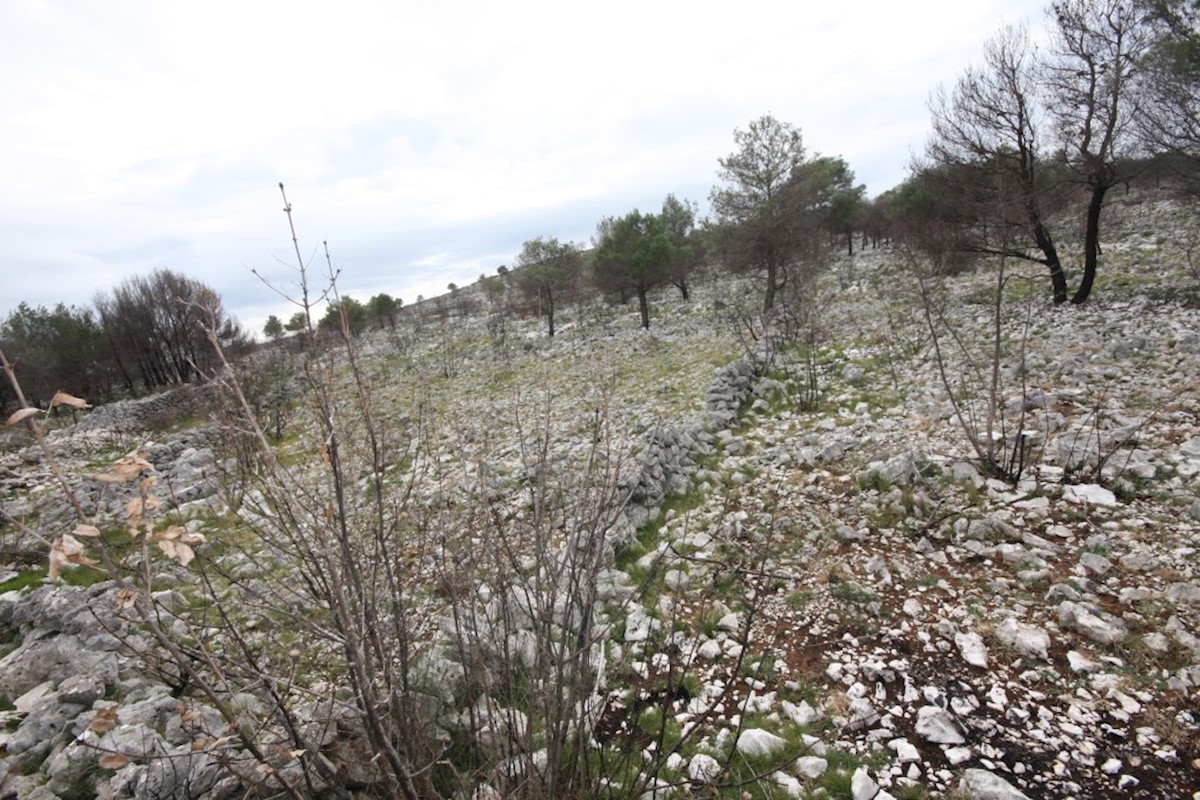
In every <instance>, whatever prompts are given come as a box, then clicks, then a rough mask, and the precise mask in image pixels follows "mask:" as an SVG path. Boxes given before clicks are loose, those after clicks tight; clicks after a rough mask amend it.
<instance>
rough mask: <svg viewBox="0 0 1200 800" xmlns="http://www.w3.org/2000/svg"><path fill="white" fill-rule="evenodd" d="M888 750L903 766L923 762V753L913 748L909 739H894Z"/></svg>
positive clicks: (889, 743)
mask: <svg viewBox="0 0 1200 800" xmlns="http://www.w3.org/2000/svg"><path fill="white" fill-rule="evenodd" d="M888 748H889V749H890V750H892V751H893V752H894V753H895V754H896V760H897V761H899V762H900V763H901V764H909V763H912V762H913V761H920V760H921V751H920V750H918V749H917V748H915V747H913V745H912V743H911V742H909V741H908V739H892V740H891V741H890V742H888Z"/></svg>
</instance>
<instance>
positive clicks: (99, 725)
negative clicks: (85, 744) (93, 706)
mask: <svg viewBox="0 0 1200 800" xmlns="http://www.w3.org/2000/svg"><path fill="white" fill-rule="evenodd" d="M119 721H120V720H118V719H117V709H116V707H115V706H114V707H113V708H101V709H99V710H97V711H96V716H94V717H92V721H91V722H90V723H88V730H91V731H95V732H96V733H108V732H109V731H111V730H112V729H113V728H115V727H116V725H117V722H119Z"/></svg>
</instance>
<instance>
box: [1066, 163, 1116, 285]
mask: <svg viewBox="0 0 1200 800" xmlns="http://www.w3.org/2000/svg"><path fill="white" fill-rule="evenodd" d="M1111 186H1112V181H1111V180H1104V179H1103V178H1101V179H1098V180H1095V181H1093V182H1092V199H1091V200H1090V201H1089V202H1088V210H1087V226H1086V228H1085V229H1084V234H1083V278H1082V280H1080V281H1079V288H1078V289H1077V290H1076V291H1075V296H1074V297H1072V298H1071V302H1072V303H1075V304H1079V303H1086V302H1087V299H1088V296H1090V295H1091V293H1092V284H1094V283H1095V282H1096V267H1097V265H1098V264H1099V262H1100V212H1101V210H1103V208H1104V195H1105V194H1107V193H1108V190H1109V187H1111Z"/></svg>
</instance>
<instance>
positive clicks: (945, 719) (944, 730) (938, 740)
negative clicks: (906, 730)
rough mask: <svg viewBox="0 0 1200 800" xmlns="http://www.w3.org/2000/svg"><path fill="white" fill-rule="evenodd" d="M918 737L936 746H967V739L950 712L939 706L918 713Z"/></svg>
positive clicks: (922, 709) (915, 727)
mask: <svg viewBox="0 0 1200 800" xmlns="http://www.w3.org/2000/svg"><path fill="white" fill-rule="evenodd" d="M914 729H915V730H916V732H917V735H918V736H920V737H921V738H922V739H924V740H925V741H927V742H933V743H934V744H965V743H966V741H967V740H966V738H965V737H964V736H963V735H962V731H960V730H959V728H958V723H956V722H955V721H954V718H953V717H951V716H950V712H948V711H946V710H945V709H941V708H938V707H937V706H924V707H922V708H921V709H920V710H919V711H918V712H917V724H916V725H915V726H914Z"/></svg>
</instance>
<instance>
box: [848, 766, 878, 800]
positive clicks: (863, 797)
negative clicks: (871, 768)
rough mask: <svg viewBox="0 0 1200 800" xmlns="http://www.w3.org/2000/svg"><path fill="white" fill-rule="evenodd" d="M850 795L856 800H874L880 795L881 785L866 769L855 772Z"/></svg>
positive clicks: (851, 779)
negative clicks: (873, 799)
mask: <svg viewBox="0 0 1200 800" xmlns="http://www.w3.org/2000/svg"><path fill="white" fill-rule="evenodd" d="M850 794H851V796H852V797H853V798H854V800H872V798H873V797H875V795H877V794H879V784H878V783H876V782H875V780H874V779H873V778H872V777H871V773H869V772H867V768H866V767H859V768H858V769H856V770H854V775H852V776H851V777H850Z"/></svg>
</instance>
